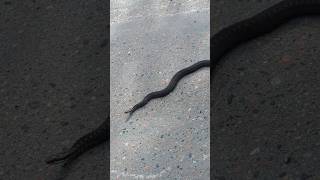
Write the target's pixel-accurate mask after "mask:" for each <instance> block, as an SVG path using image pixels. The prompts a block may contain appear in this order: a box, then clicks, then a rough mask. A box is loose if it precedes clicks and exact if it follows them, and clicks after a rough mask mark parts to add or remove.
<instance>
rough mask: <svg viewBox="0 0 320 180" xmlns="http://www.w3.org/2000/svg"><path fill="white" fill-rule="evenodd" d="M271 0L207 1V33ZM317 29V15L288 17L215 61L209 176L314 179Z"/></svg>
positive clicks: (319, 149) (319, 173) (319, 66)
mask: <svg viewBox="0 0 320 180" xmlns="http://www.w3.org/2000/svg"><path fill="white" fill-rule="evenodd" d="M276 2H278V1H271V0H269V1H263V0H262V1H254V0H252V1H240V0H237V1H232V2H231V1H230V2H229V1H221V0H220V1H218V0H215V1H213V3H214V9H213V14H212V15H213V18H212V19H211V23H212V25H213V30H214V32H217V31H218V30H219V29H221V28H222V27H224V26H227V25H230V24H232V23H235V22H237V21H239V20H241V19H243V18H246V17H248V16H251V15H254V14H255V13H257V12H259V11H260V10H262V9H265V8H267V7H269V6H270V5H272V4H273V3H276ZM266 23H268V22H266ZM319 30H320V17H319V16H318V17H313V18H310V17H304V18H299V19H296V20H293V21H291V22H289V23H287V24H286V25H283V26H281V27H280V28H279V29H277V30H276V31H274V32H273V33H271V34H268V35H266V36H263V37H260V38H257V39H255V40H253V41H251V42H249V43H246V44H244V45H241V46H240V47H238V48H236V49H235V50H233V51H232V52H230V53H229V54H228V55H227V56H226V57H225V58H224V60H223V62H222V63H221V64H220V65H219V66H218V71H217V73H216V74H215V76H214V77H211V78H213V79H212V80H213V83H212V87H213V88H212V89H211V93H212V99H211V100H212V102H211V103H212V106H213V108H212V121H213V123H212V125H213V126H212V128H211V133H212V137H213V138H212V139H211V141H213V144H214V146H213V147H212V148H213V149H212V150H213V154H212V160H213V171H212V172H211V173H212V175H213V177H214V178H213V179H217V180H229V179H237V180H238V179H239V180H247V179H263V180H273V179H283V180H291V179H292V180H306V179H308V180H315V179H320V123H319V117H320V113H319V109H320V102H319V99H320V93H319V92H320V84H319V81H320V73H319V71H320V61H319V58H320V48H319V47H320V34H319Z"/></svg>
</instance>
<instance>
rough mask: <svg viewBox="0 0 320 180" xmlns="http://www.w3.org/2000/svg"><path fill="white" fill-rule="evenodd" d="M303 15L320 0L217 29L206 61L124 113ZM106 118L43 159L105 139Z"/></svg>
mask: <svg viewBox="0 0 320 180" xmlns="http://www.w3.org/2000/svg"><path fill="white" fill-rule="evenodd" d="M305 15H320V0H283V1H280V2H279V3H277V4H275V5H273V6H271V7H269V8H267V9H265V10H263V11H261V12H260V13H258V14H256V15H254V16H252V17H249V18H247V19H244V20H241V21H239V22H236V23H234V24H232V25H230V26H227V27H225V28H223V29H221V30H220V31H218V32H217V33H216V34H214V35H213V36H212V37H211V38H210V52H211V55H210V60H202V61H199V62H197V63H195V64H193V65H191V66H189V67H187V68H184V69H182V70H180V71H178V72H177V73H176V74H175V75H174V76H173V78H172V79H171V80H170V82H169V84H168V85H167V87H165V88H164V89H162V90H160V91H155V92H151V93H149V94H147V95H146V96H145V97H144V98H143V100H142V101H140V102H139V103H137V104H136V105H134V106H133V107H132V108H131V109H130V110H128V111H126V112H125V113H129V114H130V115H132V114H133V113H134V112H135V111H136V110H138V109H140V108H142V107H143V106H145V105H146V104H147V103H148V102H149V101H151V100H152V99H156V98H161V97H164V96H167V95H168V94H170V93H171V92H172V91H173V90H174V89H175V87H176V86H177V84H178V82H179V81H180V80H181V79H182V78H183V77H185V76H187V75H188V74H191V73H193V72H195V71H197V70H199V69H201V68H203V67H210V69H211V70H214V68H215V67H216V65H217V64H218V62H219V61H220V60H221V59H222V58H223V56H224V55H225V54H226V53H227V52H229V51H231V50H232V49H234V48H235V47H237V46H239V45H240V44H242V43H245V42H247V41H249V40H251V39H254V38H256V37H258V36H262V35H264V34H267V33H270V32H272V31H273V30H275V29H276V28H277V27H279V26H280V25H282V24H284V23H286V22H288V21H289V20H291V19H294V18H296V17H300V16H305ZM212 72H213V71H211V72H210V74H211V73H212ZM109 121H110V117H109V116H108V118H107V120H106V121H105V122H103V123H102V124H101V125H100V126H99V127H98V128H97V129H95V130H93V131H92V132H89V133H88V134H85V135H84V136H82V137H81V138H79V139H78V140H77V141H76V142H75V143H74V144H73V145H72V147H71V148H70V149H69V150H67V151H65V152H63V153H59V154H57V155H55V156H53V157H51V158H49V159H47V160H46V162H47V163H49V164H51V163H54V162H60V161H66V160H72V159H74V158H76V157H78V156H80V155H81V154H82V153H84V152H86V151H87V150H89V149H91V148H93V147H95V146H97V145H98V144H101V143H103V142H106V141H109V134H108V130H109V127H110V122H109Z"/></svg>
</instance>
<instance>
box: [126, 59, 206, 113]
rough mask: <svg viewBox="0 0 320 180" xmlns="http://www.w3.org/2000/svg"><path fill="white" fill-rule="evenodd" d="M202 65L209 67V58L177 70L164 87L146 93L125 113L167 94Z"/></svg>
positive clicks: (132, 111)
mask: <svg viewBox="0 0 320 180" xmlns="http://www.w3.org/2000/svg"><path fill="white" fill-rule="evenodd" d="M203 67H210V60H203V61H199V62H197V63H195V64H193V65H191V66H189V67H187V68H184V69H182V70H180V71H178V72H177V73H176V74H175V75H174V76H173V77H172V79H171V80H170V82H169V84H168V86H167V87H165V88H164V89H162V90H160V91H155V92H151V93H149V94H148V95H146V96H145V97H144V98H143V100H142V101H140V102H139V103H137V104H136V105H134V106H133V107H132V108H131V109H130V110H129V111H126V112H125V113H130V115H132V114H133V113H134V112H135V111H136V110H138V109H139V108H141V107H143V106H145V105H146V104H147V103H148V102H149V101H150V100H152V99H155V98H161V97H164V96H167V95H168V94H169V93H170V92H172V91H173V90H174V89H175V87H176V86H177V84H178V82H179V81H180V80H181V79H182V78H183V77H185V76H186V75H188V74H191V73H193V72H195V71H197V70H198V69H200V68H203Z"/></svg>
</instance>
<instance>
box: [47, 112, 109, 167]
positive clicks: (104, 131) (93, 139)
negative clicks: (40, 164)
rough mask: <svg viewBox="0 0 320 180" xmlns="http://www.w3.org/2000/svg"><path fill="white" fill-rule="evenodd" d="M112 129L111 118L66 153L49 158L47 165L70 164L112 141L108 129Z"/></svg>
mask: <svg viewBox="0 0 320 180" xmlns="http://www.w3.org/2000/svg"><path fill="white" fill-rule="evenodd" d="M109 127H110V117H109V116H108V117H107V119H106V120H105V121H104V122H103V123H102V124H101V125H100V126H98V127H97V128H96V129H94V130H93V131H91V132H89V133H87V134H85V135H83V136H82V137H81V138H79V139H78V140H76V141H75V143H74V144H73V145H72V146H71V148H69V149H68V150H66V151H63V152H61V153H58V154H55V155H53V156H50V157H48V158H47V159H46V160H45V162H46V163H47V164H56V163H60V162H64V164H65V165H66V164H68V163H70V162H72V161H73V160H75V159H76V158H77V157H79V156H80V155H81V154H83V153H84V152H86V151H88V150H89V149H91V148H93V147H95V146H97V145H99V144H101V143H103V142H106V141H109V140H110V138H109V137H110V135H109V132H108V129H109Z"/></svg>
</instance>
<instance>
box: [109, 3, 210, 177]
mask: <svg viewBox="0 0 320 180" xmlns="http://www.w3.org/2000/svg"><path fill="white" fill-rule="evenodd" d="M209 13H210V12H209V1H208V0H196V1H150V0H141V1H111V22H112V24H111V37H110V38H111V40H110V41H111V52H110V53H111V72H110V73H111V77H110V79H111V81H110V88H111V99H110V105H111V109H110V110H111V158H110V162H111V179H209V173H210V172H209V158H210V157H209V153H210V147H209V97H210V96H209V82H210V81H209V77H210V76H209V74H210V70H209V68H205V69H202V70H200V71H199V72H197V73H194V74H192V75H190V76H188V77H186V78H184V79H183V80H182V81H181V82H180V83H179V85H178V87H177V88H176V90H175V91H174V92H173V93H171V94H170V95H169V96H167V97H165V98H162V99H158V100H153V101H152V102H150V103H149V104H148V105H147V106H146V107H145V108H142V109H141V110H139V111H137V112H136V113H135V114H134V115H133V116H132V118H131V119H130V121H129V122H125V120H126V118H127V116H126V115H125V114H124V112H125V111H126V110H128V109H129V108H131V106H133V105H134V104H135V103H137V102H138V101H140V100H141V99H142V98H143V97H144V96H145V95H146V94H147V93H149V92H152V91H155V90H159V89H161V88H164V87H165V86H166V85H167V83H168V82H169V80H170V79H171V77H172V76H173V75H174V73H176V72H177V71H178V70H180V69H182V68H185V67H187V66H189V65H191V64H193V63H195V62H197V61H199V60H203V59H209V56H210V53H209V37H210V29H209Z"/></svg>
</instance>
